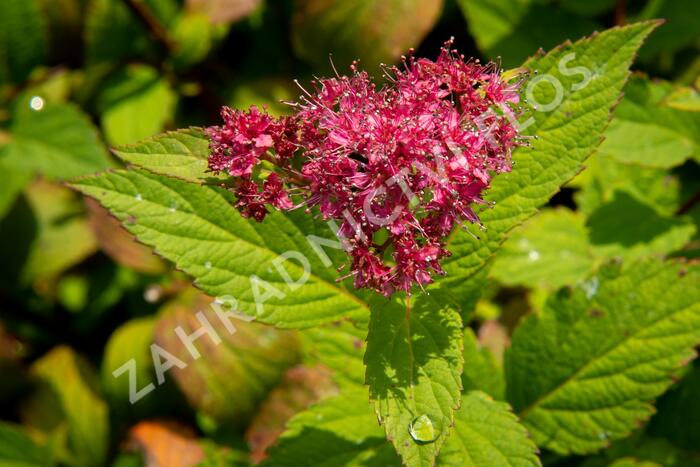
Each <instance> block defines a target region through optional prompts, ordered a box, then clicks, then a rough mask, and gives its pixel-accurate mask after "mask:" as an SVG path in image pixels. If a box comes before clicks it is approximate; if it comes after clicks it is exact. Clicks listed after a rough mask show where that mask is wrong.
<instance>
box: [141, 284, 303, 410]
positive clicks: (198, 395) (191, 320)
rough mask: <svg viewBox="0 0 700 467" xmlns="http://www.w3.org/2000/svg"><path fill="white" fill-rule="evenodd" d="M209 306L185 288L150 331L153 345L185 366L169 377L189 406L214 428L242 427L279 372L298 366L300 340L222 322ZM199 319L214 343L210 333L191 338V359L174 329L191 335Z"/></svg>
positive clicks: (284, 333) (290, 334)
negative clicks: (225, 426)
mask: <svg viewBox="0 0 700 467" xmlns="http://www.w3.org/2000/svg"><path fill="white" fill-rule="evenodd" d="M212 301H213V300H212V299H211V298H209V297H206V296H205V295H203V294H201V293H200V292H198V291H196V290H194V289H188V290H187V291H186V292H184V293H183V294H181V295H180V296H179V297H177V298H176V299H175V300H173V301H171V302H170V303H168V304H167V305H166V306H165V307H164V309H163V310H161V312H160V315H159V318H158V322H157V324H156V327H155V343H156V344H158V345H159V346H160V347H162V348H163V349H165V350H166V351H167V352H168V353H170V354H171V355H173V356H174V357H175V358H177V359H179V360H180V361H181V362H184V364H185V366H183V367H181V368H180V367H178V368H173V369H172V370H170V371H169V373H168V376H171V377H172V378H173V379H174V380H175V382H176V383H177V385H178V387H179V388H180V391H181V392H182V393H183V394H184V395H185V396H186V397H187V400H188V401H189V402H190V404H191V405H192V406H193V407H195V408H196V409H198V410H200V411H201V412H202V413H203V414H206V415H207V416H209V417H211V419H213V420H215V421H217V422H219V423H222V424H229V423H230V424H241V423H243V422H245V421H246V420H247V418H248V417H250V415H251V414H252V413H253V411H254V409H255V408H256V407H257V405H258V404H259V403H260V402H261V401H262V399H263V398H264V396H265V395H266V394H267V391H269V390H270V389H271V388H272V387H273V386H274V385H275V384H276V383H277V382H278V381H279V380H280V379H281V377H282V374H283V373H284V371H285V370H287V369H288V368H289V367H291V366H292V365H294V364H296V363H298V362H299V360H300V355H299V347H300V346H299V341H298V338H297V336H296V334H294V333H293V332H292V331H283V330H279V329H274V328H271V327H268V326H264V325H262V324H259V323H252V322H246V321H244V320H240V319H226V318H224V319H222V318H220V317H219V316H218V315H217V313H216V312H215V309H214V308H213V307H212V306H211V303H212ZM221 308H222V309H224V306H223V305H221ZM224 311H226V310H225V309H224ZM199 312H201V315H200V314H199ZM201 316H203V318H201ZM202 319H205V320H206V321H205V322H208V323H209V324H210V325H211V329H213V331H214V332H215V333H216V334H215V336H216V339H214V338H212V335H211V334H208V335H204V336H202V337H201V338H199V339H196V340H195V341H193V344H192V345H193V346H194V349H196V353H194V354H193V351H192V350H190V349H188V348H187V347H186V346H185V344H184V343H183V341H182V339H181V338H180V337H179V336H178V334H177V333H176V329H177V328H181V329H182V331H183V332H184V335H186V336H191V335H193V334H194V333H196V332H197V331H198V330H200V329H204V328H203V325H202ZM229 326H233V328H232V329H229ZM217 341H218V342H217ZM197 354H199V355H200V357H197V356H196V355H197ZM156 370H157V367H156ZM156 374H157V371H156ZM150 379H153V378H152V377H151V378H150ZM232 395H235V397H232Z"/></svg>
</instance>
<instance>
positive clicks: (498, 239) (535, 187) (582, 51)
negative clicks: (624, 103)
mask: <svg viewBox="0 0 700 467" xmlns="http://www.w3.org/2000/svg"><path fill="white" fill-rule="evenodd" d="M657 24H658V23H657V22H647V23H637V24H632V25H629V26H625V27H619V28H613V29H610V30H607V31H604V32H602V33H600V34H597V35H595V36H592V37H589V38H585V39H581V40H579V41H577V42H576V43H574V44H564V45H562V46H561V47H559V48H557V49H555V50H553V51H551V52H549V53H548V54H547V55H545V56H542V57H536V58H533V59H531V60H529V61H527V62H526V63H525V66H526V67H527V68H528V69H530V70H537V71H538V72H539V75H540V76H543V75H547V76H551V77H553V78H556V79H557V80H558V81H559V82H560V83H561V85H562V90H563V91H562V100H561V103H560V105H559V106H557V107H556V109H553V110H552V111H550V112H534V114H533V115H532V117H533V118H534V123H531V124H530V125H529V127H528V128H527V132H528V133H532V134H535V135H537V136H538V139H536V140H534V141H533V142H532V147H531V148H521V149H519V150H517V151H516V152H515V154H514V157H513V158H514V161H515V166H514V167H513V171H512V172H511V173H505V174H501V175H499V176H498V177H496V178H494V180H493V181H492V183H491V188H490V190H489V191H488V193H487V194H486V199H487V200H489V201H492V202H495V206H494V207H493V208H492V209H485V210H484V211H483V212H481V213H480V214H479V215H480V218H481V221H482V223H483V224H484V225H485V227H486V230H485V231H483V232H477V234H478V235H481V239H475V238H474V237H473V236H471V235H469V234H468V233H465V232H463V231H461V230H456V231H455V232H453V234H452V235H451V237H450V238H449V245H448V246H449V249H450V250H451V251H452V252H453V255H452V256H451V257H450V258H448V259H447V260H446V261H444V265H443V268H444V269H445V270H446V271H447V276H446V277H444V278H442V279H440V280H438V281H436V282H438V284H437V285H436V287H439V288H441V289H443V290H445V289H447V290H450V291H451V292H452V293H454V294H457V295H459V296H460V298H461V300H460V301H461V302H462V303H465V304H472V303H473V302H474V295H476V294H478V292H480V290H481V284H480V283H479V281H478V280H476V279H479V278H484V277H485V274H484V273H483V269H484V267H485V266H487V265H488V264H489V260H490V258H491V256H492V255H493V254H494V252H496V251H497V250H498V248H499V246H500V244H501V243H502V242H503V240H504V239H505V236H506V233H507V232H508V231H509V230H511V229H512V228H513V227H515V226H516V225H518V224H520V223H521V222H522V221H524V220H525V219H527V218H528V217H530V216H532V215H533V214H534V213H535V212H536V210H537V208H539V207H540V206H542V205H543V204H544V203H546V202H547V200H549V198H550V197H551V196H552V195H554V194H555V193H556V192H557V190H558V189H559V187H560V186H561V185H563V184H564V183H565V182H566V181H567V180H569V179H570V178H572V177H573V176H574V175H575V174H576V173H577V172H578V171H580V170H581V169H582V167H583V162H584V161H585V160H586V159H587V158H588V157H589V156H590V155H591V154H592V153H593V151H594V150H595V149H596V147H597V146H598V145H599V144H600V139H601V136H600V135H601V133H602V132H603V130H604V129H605V126H606V125H607V123H608V121H609V119H610V112H611V109H612V108H613V106H614V105H615V103H616V102H617V101H618V99H619V96H620V91H621V90H622V87H623V85H624V83H625V80H626V79H627V76H628V75H629V72H628V69H629V67H630V64H631V63H632V59H633V58H634V56H635V53H636V52H637V50H638V49H639V47H640V46H641V44H642V42H643V41H644V39H645V38H646V37H647V36H648V35H649V34H650V33H651V31H652V30H653V29H654V28H655V27H656V26H657ZM572 53H573V54H575V58H573V60H571V61H570V62H566V63H565V65H566V68H571V67H576V66H581V67H585V68H586V69H587V70H588V71H589V72H590V73H591V75H590V76H591V80H590V81H589V82H588V84H587V85H586V86H584V87H582V88H580V89H578V90H572V89H573V88H572V86H575V85H582V78H583V75H581V74H578V73H572V71H571V69H569V70H567V75H564V74H562V73H561V71H560V70H559V67H560V64H561V63H562V59H564V57H567V56H570V55H569V54H572ZM532 93H533V96H534V97H535V100H536V101H537V102H540V103H545V104H546V103H551V102H554V99H555V97H556V96H555V90H554V88H553V86H551V85H547V84H539V85H537V86H536V87H535V88H534V89H533V90H532ZM525 121H527V120H525Z"/></svg>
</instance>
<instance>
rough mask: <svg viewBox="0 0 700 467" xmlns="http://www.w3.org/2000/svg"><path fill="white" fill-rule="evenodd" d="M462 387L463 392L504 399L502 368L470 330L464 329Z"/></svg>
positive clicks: (504, 386)
mask: <svg viewBox="0 0 700 467" xmlns="http://www.w3.org/2000/svg"><path fill="white" fill-rule="evenodd" d="M462 387H463V391H464V392H467V391H472V390H479V391H483V392H485V393H487V394H488V395H490V396H491V397H494V398H495V399H497V400H503V399H505V388H506V381H505V376H504V375H503V368H501V365H500V364H499V363H498V362H497V361H496V357H494V355H493V354H492V353H491V351H490V350H489V349H488V348H486V347H482V346H481V344H479V342H478V341H477V339H476V335H474V331H472V330H471V328H465V329H464V373H462ZM463 406H464V404H463Z"/></svg>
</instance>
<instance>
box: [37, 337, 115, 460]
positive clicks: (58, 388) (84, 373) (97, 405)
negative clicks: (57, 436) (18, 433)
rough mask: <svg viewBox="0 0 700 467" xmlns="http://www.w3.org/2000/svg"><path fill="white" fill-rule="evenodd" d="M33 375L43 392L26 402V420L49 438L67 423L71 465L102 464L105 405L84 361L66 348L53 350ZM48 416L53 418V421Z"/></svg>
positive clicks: (106, 427)
mask: <svg viewBox="0 0 700 467" xmlns="http://www.w3.org/2000/svg"><path fill="white" fill-rule="evenodd" d="M32 371H33V373H34V374H35V375H36V376H37V377H38V378H39V380H40V383H41V384H42V389H41V390H40V391H39V392H37V393H35V394H34V395H33V397H32V398H31V399H30V400H29V401H28V404H27V406H26V408H25V411H24V418H25V421H26V422H27V423H28V424H29V425H30V426H31V427H33V428H34V429H36V430H38V431H40V432H43V433H45V434H47V435H50V434H51V433H52V432H53V431H55V430H57V429H58V430H60V429H61V425H63V424H66V425H67V429H68V442H69V444H68V446H69V450H70V456H71V458H72V459H71V461H70V464H71V465H75V466H86V467H90V466H94V465H103V462H104V461H105V460H106V456H107V449H108V441H109V417H108V413H107V404H105V403H104V401H103V400H102V399H101V398H100V397H99V396H98V395H97V393H96V391H95V384H96V378H95V375H94V374H93V372H92V369H91V368H89V367H88V365H87V364H86V362H85V361H84V360H83V359H82V358H81V357H79V356H78V355H76V354H75V353H74V352H73V350H71V349H70V348H68V347H64V346H60V347H55V348H54V349H53V350H51V351H50V352H49V353H48V354H46V355H44V356H43V357H42V358H41V359H39V360H37V361H36V362H35V363H34V365H33V367H32ZM51 413H54V414H55V415H54V416H55V417H56V418H55V419H53V420H52V418H53V417H52V415H51Z"/></svg>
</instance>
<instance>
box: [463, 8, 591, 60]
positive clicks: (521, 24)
mask: <svg viewBox="0 0 700 467" xmlns="http://www.w3.org/2000/svg"><path fill="white" fill-rule="evenodd" d="M543 3H544V2H539V1H536V0H505V1H504V0H459V1H458V4H459V6H460V7H461V8H462V11H463V12H464V15H465V16H466V18H467V24H468V26H469V32H471V34H472V36H474V39H475V40H476V43H477V45H478V46H479V49H480V50H481V51H482V52H484V54H485V55H486V56H487V57H488V58H489V59H495V58H496V57H501V61H502V63H503V66H506V67H515V66H517V65H519V64H520V63H521V62H522V61H523V60H525V59H526V58H528V57H529V56H532V55H533V54H534V52H535V51H536V50H538V49H540V48H544V49H549V48H552V47H554V46H556V45H557V44H559V43H561V42H564V41H565V40H567V39H576V38H578V37H581V36H584V35H586V34H590V33H591V32H593V31H595V30H596V29H598V25H597V24H596V23H594V22H592V21H591V20H588V19H585V18H581V17H580V16H577V15H575V14H572V13H569V12H567V11H566V10H564V9H562V8H559V7H558V6H554V5H546V4H543ZM569 3H572V2H569ZM579 3H581V2H579ZM585 3H586V4H588V3H590V2H585Z"/></svg>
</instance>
